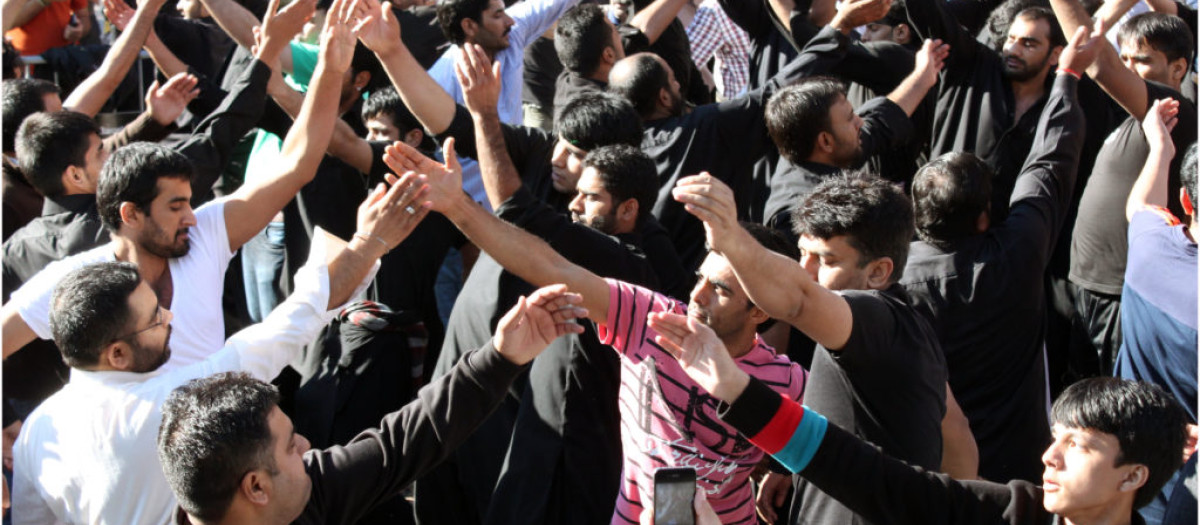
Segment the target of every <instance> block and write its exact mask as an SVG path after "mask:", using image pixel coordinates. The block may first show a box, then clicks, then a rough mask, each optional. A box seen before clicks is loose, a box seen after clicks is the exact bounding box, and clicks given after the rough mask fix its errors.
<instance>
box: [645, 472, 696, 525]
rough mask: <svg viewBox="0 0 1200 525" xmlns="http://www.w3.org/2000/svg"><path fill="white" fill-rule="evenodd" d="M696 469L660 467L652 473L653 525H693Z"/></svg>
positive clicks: (694, 517) (694, 521) (694, 519)
mask: <svg viewBox="0 0 1200 525" xmlns="http://www.w3.org/2000/svg"><path fill="white" fill-rule="evenodd" d="M695 498H696V469H693V468H690V467H684V468H669V467H662V468H659V469H657V470H655V471H654V524H655V525H695V523H696V511H695V508H694V507H693V502H694V500H695Z"/></svg>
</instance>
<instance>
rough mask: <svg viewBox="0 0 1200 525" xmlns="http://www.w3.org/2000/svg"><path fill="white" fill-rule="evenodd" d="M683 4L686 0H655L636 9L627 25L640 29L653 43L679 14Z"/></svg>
mask: <svg viewBox="0 0 1200 525" xmlns="http://www.w3.org/2000/svg"><path fill="white" fill-rule="evenodd" d="M684 4H687V0H655V2H654V3H652V4H650V5H648V6H646V8H645V9H642V10H641V11H638V13H637V14H636V15H634V16H633V20H630V21H629V25H631V26H633V27H636V28H638V29H640V30H641V31H642V33H643V34H645V35H646V39H647V40H649V41H650V43H651V44H653V43H654V42H656V41H657V40H658V37H660V36H662V34H663V31H666V30H667V26H669V25H671V21H672V20H674V19H675V16H676V15H678V14H679V10H680V9H682V8H683V6H684Z"/></svg>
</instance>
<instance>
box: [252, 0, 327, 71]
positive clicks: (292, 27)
mask: <svg viewBox="0 0 1200 525" xmlns="http://www.w3.org/2000/svg"><path fill="white" fill-rule="evenodd" d="M316 9H317V0H296V1H294V2H292V3H291V4H288V6H287V7H285V8H283V9H279V0H271V1H270V2H269V3H268V4H267V12H266V14H265V15H263V23H262V25H261V26H259V27H257V28H255V29H256V30H255V32H254V42H255V49H254V56H255V57H256V58H258V59H259V60H261V61H262V62H263V63H266V64H272V65H273V64H274V63H275V61H276V60H278V58H279V54H280V53H282V52H283V49H284V48H285V47H286V46H287V45H288V43H289V42H290V41H291V40H292V38H294V37H295V36H296V34H297V33H299V32H300V30H301V29H304V24H306V23H308V21H309V20H312V17H313V14H314V13H315V12H316ZM272 67H274V66H272Z"/></svg>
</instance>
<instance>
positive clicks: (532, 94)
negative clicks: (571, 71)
mask: <svg viewBox="0 0 1200 525" xmlns="http://www.w3.org/2000/svg"><path fill="white" fill-rule="evenodd" d="M524 60H525V75H524V76H523V78H524V81H525V83H524V89H522V90H521V102H523V103H525V104H532V105H534V106H538V107H540V108H542V109H543V110H548V109H550V108H552V107H554V101H555V99H556V98H557V96H556V95H555V86H554V83H555V81H556V80H557V79H558V77H559V75H560V74H562V73H563V71H564V70H563V65H562V62H559V61H558V52H557V51H555V50H554V39H553V38H546V37H544V36H539V37H537V40H534V41H533V43H532V44H529V47H526V48H525V58H524Z"/></svg>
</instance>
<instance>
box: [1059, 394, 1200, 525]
mask: <svg viewBox="0 0 1200 525" xmlns="http://www.w3.org/2000/svg"><path fill="white" fill-rule="evenodd" d="M1050 419H1051V420H1052V421H1053V422H1054V423H1056V424H1060V425H1064V426H1067V427H1071V428H1080V429H1089V430H1092V431H1095V432H1103V433H1105V434H1111V435H1112V436H1114V437H1116V438H1117V442H1118V443H1119V444H1120V445H1121V450H1120V453H1119V455H1118V456H1117V458H1116V461H1115V464H1114V465H1113V466H1114V467H1119V466H1122V465H1129V464H1141V465H1145V466H1146V468H1147V469H1149V471H1150V473H1149V474H1148V475H1147V479H1146V483H1145V485H1142V487H1141V488H1139V489H1138V491H1137V494H1136V495H1135V496H1134V499H1133V508H1134V509H1138V508H1141V507H1144V506H1145V505H1146V504H1147V503H1150V501H1151V500H1153V499H1154V496H1155V495H1157V494H1158V492H1159V491H1160V490H1162V487H1163V485H1164V484H1166V482H1167V480H1168V479H1170V478H1171V476H1172V475H1173V474H1174V473H1175V471H1177V470H1179V467H1180V466H1181V465H1182V464H1183V457H1182V452H1181V451H1182V450H1183V444H1184V441H1185V439H1186V434H1187V430H1186V428H1187V423H1188V416H1187V413H1186V412H1184V410H1183V408H1182V407H1180V406H1179V403H1178V402H1177V401H1176V400H1175V399H1174V398H1172V397H1171V396H1170V395H1168V394H1167V393H1166V392H1164V391H1163V389H1162V388H1161V387H1159V386H1158V385H1154V384H1151V383H1141V382H1137V381H1129V380H1126V379H1120V378H1115V377H1095V378H1091V379H1084V380H1082V381H1080V382H1078V383H1075V384H1073V385H1071V386H1070V387H1068V388H1067V389H1066V390H1065V391H1063V393H1062V395H1060V396H1059V397H1058V399H1057V400H1056V401H1055V402H1054V407H1053V408H1051V410H1050Z"/></svg>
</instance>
